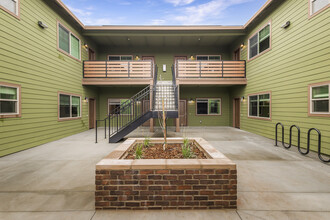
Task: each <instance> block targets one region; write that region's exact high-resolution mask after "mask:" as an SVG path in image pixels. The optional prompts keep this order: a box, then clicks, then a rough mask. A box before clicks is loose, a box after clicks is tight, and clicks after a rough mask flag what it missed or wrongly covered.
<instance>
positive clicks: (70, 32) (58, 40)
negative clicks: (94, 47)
mask: <svg viewBox="0 0 330 220" xmlns="http://www.w3.org/2000/svg"><path fill="white" fill-rule="evenodd" d="M60 26H61V27H62V28H64V29H65V30H66V31H68V32H69V53H68V52H66V51H65V50H62V49H61V48H60V34H59V33H60ZM71 36H74V37H75V38H77V39H78V41H79V58H76V57H74V56H73V55H72V54H71ZM57 49H58V50H59V51H61V52H62V53H64V54H66V55H68V56H69V57H71V58H73V59H75V60H78V61H81V40H80V38H79V37H77V35H75V34H74V33H73V32H72V31H71V30H70V29H69V28H67V27H66V26H65V25H63V24H62V23H61V22H59V21H57Z"/></svg>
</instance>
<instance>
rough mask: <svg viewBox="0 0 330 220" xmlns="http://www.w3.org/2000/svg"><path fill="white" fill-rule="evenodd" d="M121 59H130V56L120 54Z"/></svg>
mask: <svg viewBox="0 0 330 220" xmlns="http://www.w3.org/2000/svg"><path fill="white" fill-rule="evenodd" d="M121 60H123V61H124V60H132V57H131V56H121Z"/></svg>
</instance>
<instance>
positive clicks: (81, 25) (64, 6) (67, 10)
mask: <svg viewBox="0 0 330 220" xmlns="http://www.w3.org/2000/svg"><path fill="white" fill-rule="evenodd" d="M55 1H56V2H57V4H59V5H60V6H61V7H62V8H63V9H64V10H65V11H66V12H67V13H68V14H69V15H70V16H71V17H72V18H73V19H74V20H75V21H76V22H77V23H78V24H79V25H80V27H81V28H83V29H84V28H85V25H84V24H83V23H82V22H81V21H80V20H79V19H78V18H77V17H76V16H75V15H74V14H73V13H72V12H71V11H70V9H69V8H68V7H67V6H66V5H65V4H64V3H63V2H62V1H61V0H55Z"/></svg>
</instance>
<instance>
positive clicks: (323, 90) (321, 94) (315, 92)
mask: <svg viewBox="0 0 330 220" xmlns="http://www.w3.org/2000/svg"><path fill="white" fill-rule="evenodd" d="M324 98H329V85H325V86H318V87H313V88H312V99H324Z"/></svg>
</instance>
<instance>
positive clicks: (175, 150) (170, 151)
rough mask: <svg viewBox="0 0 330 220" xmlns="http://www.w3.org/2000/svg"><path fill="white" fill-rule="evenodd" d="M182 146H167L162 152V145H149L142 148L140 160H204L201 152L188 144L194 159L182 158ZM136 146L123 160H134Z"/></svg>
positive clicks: (204, 157) (170, 144)
mask: <svg viewBox="0 0 330 220" xmlns="http://www.w3.org/2000/svg"><path fill="white" fill-rule="evenodd" d="M181 146H182V144H172V143H169V144H167V148H166V149H165V150H163V144H160V143H155V144H151V146H148V147H143V154H142V159H206V158H207V157H206V156H205V154H204V152H203V151H200V150H199V148H198V147H197V146H196V145H194V144H192V143H191V144H190V148H191V150H192V152H193V153H194V155H195V156H194V157H192V158H184V157H183V155H182V148H181ZM136 147H137V145H135V146H134V147H132V148H131V149H130V150H129V151H128V154H127V156H126V157H125V158H124V159H135V150H136Z"/></svg>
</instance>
